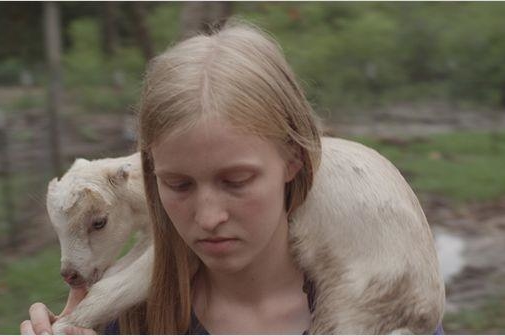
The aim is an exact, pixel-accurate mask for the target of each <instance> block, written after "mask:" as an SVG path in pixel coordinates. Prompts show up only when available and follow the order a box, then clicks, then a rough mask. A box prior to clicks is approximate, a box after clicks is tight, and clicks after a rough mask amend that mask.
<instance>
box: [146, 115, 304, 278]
mask: <svg viewBox="0 0 505 336" xmlns="http://www.w3.org/2000/svg"><path fill="white" fill-rule="evenodd" d="M152 155H153V159H154V166H155V174H156V177H157V184H158V191H159V195H160V199H161V202H162V204H163V207H164V208H165V211H166V212H167V214H168V215H169V217H170V219H171V220H172V222H173V224H174V226H175V228H176V229H177V231H178V232H179V234H180V235H181V237H182V239H183V240H184V241H185V242H186V244H187V245H188V246H189V247H190V248H191V249H192V250H193V251H194V252H195V254H196V255H197V256H198V257H199V258H200V259H201V260H202V261H203V263H204V264H205V265H206V266H207V267H208V268H209V269H212V270H216V271H220V272H227V273H233V272H237V271H240V270H242V269H244V268H246V267H247V266H250V265H252V264H253V263H254V262H255V261H261V260H264V258H267V259H268V257H269V255H270V254H271V253H274V251H275V250H276V249H279V247H280V246H279V245H282V244H284V243H287V215H286V211H285V208H284V187H285V183H286V182H289V181H290V180H291V179H293V178H294V176H295V175H296V173H297V172H298V170H299V167H300V164H299V163H298V162H297V161H293V162H291V161H290V162H287V161H286V160H285V159H284V158H283V157H282V156H281V154H280V152H279V150H278V148H277V146H276V145H275V144H274V143H272V142H270V141H267V140H264V139H262V138H260V137H258V136H255V135H251V134H246V133H244V132H240V131H239V130H237V129H236V128H233V127H232V126H231V124H230V123H229V122H228V121H226V120H223V119H218V118H216V119H212V120H209V121H207V122H205V123H203V122H199V123H198V124H197V125H196V126H195V127H192V128H191V129H190V130H189V131H187V132H185V133H183V134H180V135H175V136H170V135H168V136H165V137H162V138H161V140H160V141H158V142H157V143H156V145H155V146H154V147H153V148H152Z"/></svg>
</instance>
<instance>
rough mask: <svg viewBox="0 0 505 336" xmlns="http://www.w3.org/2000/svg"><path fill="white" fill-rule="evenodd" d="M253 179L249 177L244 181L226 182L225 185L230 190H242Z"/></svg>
mask: <svg viewBox="0 0 505 336" xmlns="http://www.w3.org/2000/svg"><path fill="white" fill-rule="evenodd" d="M251 178H252V176H251V177H247V178H243V179H236V180H231V179H230V180H224V184H225V185H227V186H228V187H230V188H241V187H244V186H245V185H246V184H247V183H249V181H250V180H251Z"/></svg>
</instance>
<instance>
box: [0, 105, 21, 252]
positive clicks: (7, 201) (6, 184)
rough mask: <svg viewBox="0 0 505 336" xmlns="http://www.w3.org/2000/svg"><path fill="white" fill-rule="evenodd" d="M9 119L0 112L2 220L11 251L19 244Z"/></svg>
mask: <svg viewBox="0 0 505 336" xmlns="http://www.w3.org/2000/svg"><path fill="white" fill-rule="evenodd" d="M7 129H8V127H7V117H6V116H4V112H3V111H1V110H0V160H1V167H0V168H1V175H0V176H1V177H2V198H3V206H4V209H3V210H4V212H5V213H4V217H3V218H2V220H3V221H4V223H5V227H6V229H7V235H8V241H7V244H8V245H9V247H10V248H11V249H14V248H15V247H16V244H17V240H18V235H17V230H16V223H15V218H14V213H15V209H14V206H15V203H14V199H13V195H12V179H11V175H10V170H11V169H10V159H9V142H8V135H7Z"/></svg>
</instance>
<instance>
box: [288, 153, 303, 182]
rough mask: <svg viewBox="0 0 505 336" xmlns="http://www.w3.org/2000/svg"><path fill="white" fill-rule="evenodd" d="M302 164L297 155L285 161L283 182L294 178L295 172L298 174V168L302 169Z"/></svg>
mask: <svg viewBox="0 0 505 336" xmlns="http://www.w3.org/2000/svg"><path fill="white" fill-rule="evenodd" d="M302 166H303V163H302V161H300V159H298V157H293V158H291V159H290V160H289V161H287V165H286V178H285V182H286V183H288V182H291V181H292V180H293V179H294V178H295V176H296V174H298V172H299V171H300V169H302Z"/></svg>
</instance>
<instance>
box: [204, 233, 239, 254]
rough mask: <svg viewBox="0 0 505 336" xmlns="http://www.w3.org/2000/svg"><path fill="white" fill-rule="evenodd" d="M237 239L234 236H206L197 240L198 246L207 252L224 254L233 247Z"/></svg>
mask: <svg viewBox="0 0 505 336" xmlns="http://www.w3.org/2000/svg"><path fill="white" fill-rule="evenodd" d="M237 243H238V239H235V238H221V237H217V238H207V239H201V240H198V242H197V244H198V245H199V246H200V248H201V249H202V250H203V251H204V252H206V253H209V254H225V253H228V252H230V251H231V250H233V249H234V248H235V246H236V245H237Z"/></svg>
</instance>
